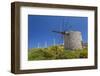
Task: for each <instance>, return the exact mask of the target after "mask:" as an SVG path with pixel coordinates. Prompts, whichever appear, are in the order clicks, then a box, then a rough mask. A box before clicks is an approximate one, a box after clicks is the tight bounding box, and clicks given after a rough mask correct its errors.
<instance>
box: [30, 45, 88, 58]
mask: <svg viewBox="0 0 100 76" xmlns="http://www.w3.org/2000/svg"><path fill="white" fill-rule="evenodd" d="M87 57H88V49H87V48H83V49H76V50H67V49H66V50H65V49H64V47H63V46H62V45H59V46H50V47H48V48H32V49H29V51H28V60H55V59H76V58H87Z"/></svg>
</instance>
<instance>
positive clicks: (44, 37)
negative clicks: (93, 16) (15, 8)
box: [28, 15, 88, 48]
mask: <svg viewBox="0 0 100 76" xmlns="http://www.w3.org/2000/svg"><path fill="white" fill-rule="evenodd" d="M71 30H73V31H80V32H81V33H82V39H83V42H87V39H88V38H87V36H88V18H87V17H75V16H50V15H48V16H47V15H28V48H37V47H38V46H39V47H45V44H47V46H51V45H53V44H54V41H55V43H56V44H61V43H63V39H62V37H63V36H62V35H61V34H58V33H54V32H52V31H71Z"/></svg>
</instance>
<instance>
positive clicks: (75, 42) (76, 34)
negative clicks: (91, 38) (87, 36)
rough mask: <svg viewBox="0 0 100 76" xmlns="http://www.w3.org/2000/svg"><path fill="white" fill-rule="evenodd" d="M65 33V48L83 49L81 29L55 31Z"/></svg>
mask: <svg viewBox="0 0 100 76" xmlns="http://www.w3.org/2000/svg"><path fill="white" fill-rule="evenodd" d="M53 32H56V33H59V34H62V35H63V39H64V48H65V49H71V50H74V49H82V35H81V32H80V31H69V32H59V31H53Z"/></svg>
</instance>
